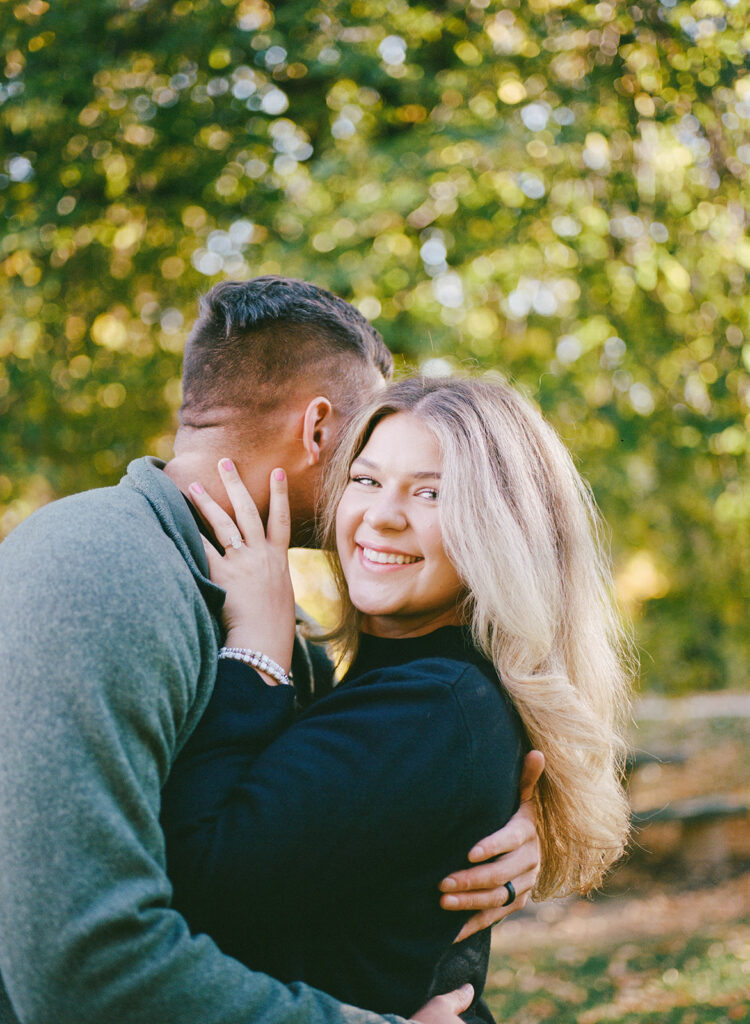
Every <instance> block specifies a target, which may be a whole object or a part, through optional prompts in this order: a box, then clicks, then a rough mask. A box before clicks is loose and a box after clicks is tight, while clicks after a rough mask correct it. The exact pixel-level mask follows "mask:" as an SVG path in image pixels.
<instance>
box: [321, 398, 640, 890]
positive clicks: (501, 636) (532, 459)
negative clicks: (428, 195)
mask: <svg viewBox="0 0 750 1024" xmlns="http://www.w3.org/2000/svg"><path fill="white" fill-rule="evenodd" d="M401 412H404V413H409V414H410V415H412V416H415V417H417V418H418V419H419V420H420V422H421V423H423V424H425V425H426V426H427V427H429V429H430V430H432V432H433V434H434V436H435V437H436V438H437V440H438V443H439V444H440V447H441V450H442V456H443V466H442V481H441V487H440V516H441V524H442V531H443V544H444V546H445V549H446V552H447V554H448V556H449V558H450V559H451V561H452V563H453V565H454V566H455V568H456V569H457V571H458V573H459V575H460V577H461V579H462V581H463V583H464V584H465V587H466V597H465V599H464V605H463V608H462V613H463V616H464V618H463V621H465V622H466V623H467V624H470V626H471V630H472V633H473V637H474V643H475V644H476V646H477V648H478V649H479V650H480V651H482V653H483V654H484V655H485V656H486V657H487V658H488V659H490V660H491V661H492V662H493V663H494V665H495V668H496V670H497V673H498V675H499V676H500V678H501V680H502V682H503V685H504V686H505V688H506V690H507V691H508V693H509V694H510V696H511V698H512V699H513V702H514V704H515V706H516V708H517V710H518V712H519V714H520V716H521V718H522V720H523V723H524V726H525V728H526V732H527V734H528V738H529V740H530V742H531V745H532V746H533V747H534V748H536V749H537V750H541V751H542V752H543V754H544V757H545V762H546V768H545V771H544V774H543V776H542V778H541V780H540V782H539V785H538V786H537V793H536V799H537V801H538V808H539V814H538V821H539V826H538V827H539V832H540V837H541V843H542V868H541V874H540V877H539V881H538V884H537V888H536V892H535V895H536V896H537V897H546V896H551V895H562V894H564V893H568V892H572V891H578V892H585V891H588V890H589V889H591V888H593V887H594V886H596V885H597V884H599V883H600V882H601V879H602V876H603V875H604V873H605V871H606V870H607V868H608V867H609V866H610V865H611V864H612V863H613V862H614V861H615V860H617V858H618V857H619V856H620V855H621V853H622V851H623V848H624V845H625V841H626V839H627V834H628V821H629V812H628V803H627V799H626V797H625V794H624V792H623V788H622V774H623V764H624V757H625V743H624V741H623V739H622V729H623V727H624V722H625V717H626V714H627V708H628V699H629V690H630V684H631V681H632V661H631V659H630V656H629V644H628V642H627V638H626V636H625V635H624V633H623V630H622V627H621V625H620V623H619V619H618V616H617V613H616V610H615V606H614V601H613V597H612V585H611V582H612V581H611V575H610V570H609V565H608V559H607V557H606V555H605V553H604V551H603V545H602V542H601V529H600V523H599V516H598V512H597V509H596V505H595V503H594V500H593V498H592V496H591V494H590V492H589V490H588V488H587V486H586V484H585V483H584V482H583V480H582V479H581V477H580V475H579V474H578V472H577V470H576V468H575V466H574V465H573V461H572V459H571V457H570V455H569V453H568V451H567V450H566V448H565V446H564V445H563V444H562V442H561V441H560V439H559V438H558V436H557V434H556V433H555V431H554V430H553V429H552V427H551V426H550V425H549V424H548V423H547V422H546V421H545V420H544V419H543V417H542V416H541V414H540V413H539V412H538V411H537V410H536V408H535V407H534V406H533V405H532V404H531V403H530V402H529V401H527V400H526V399H525V398H523V397H522V396H521V395H520V394H519V393H518V392H517V391H515V390H514V389H513V388H511V387H509V386H508V385H507V384H505V383H504V382H500V381H498V380H492V381H490V380H488V379H471V378H467V379H463V378H461V379H459V378H450V379H445V378H443V379H439V380H432V379H430V380H428V379H421V378H410V379H407V380H402V381H399V382H397V383H395V384H391V385H389V386H388V387H387V388H386V390H385V391H383V392H381V393H380V394H379V395H378V397H377V398H376V399H375V400H374V401H373V402H372V403H371V404H370V406H369V407H368V408H366V409H365V410H363V412H362V413H361V414H360V415H358V416H357V417H356V418H355V420H354V422H352V423H351V424H350V426H349V427H348V429H347V430H346V431H345V435H344V437H343V439H342V443H341V445H340V447H339V449H338V451H337V453H336V455H335V456H334V457H333V459H332V462H331V465H330V467H329V470H328V476H327V485H326V487H325V488H324V494H325V507H324V508H323V509H322V516H321V520H322V522H323V527H322V533H323V536H322V546H323V547H324V548H325V549H326V550H327V552H328V554H329V557H330V560H331V565H332V568H333V572H334V576H335V579H336V582H337V586H338V590H339V593H340V597H341V602H342V605H341V607H342V615H341V621H340V624H339V627H338V629H337V630H336V631H335V633H334V634H333V636H334V637H335V638H336V639H337V640H338V642H339V645H340V648H341V653H342V655H343V656H344V657H349V656H351V655H352V654H353V652H354V651H355V650H356V644H357V634H358V627H359V613H358V612H357V611H356V609H354V608H353V606H352V605H351V602H350V601H349V598H348V594H347V589H346V581H345V579H344V576H343V573H342V570H341V565H340V563H339V560H338V557H337V555H336V553H335V518H336V508H337V506H338V503H339V500H340V498H341V495H342V493H343V491H344V488H345V487H346V485H347V482H348V479H349V468H350V466H351V463H352V462H353V460H354V458H355V457H356V456H357V455H358V454H359V452H360V451H361V450H362V448H363V447H364V446H365V444H366V443H367V440H368V438H369V437H370V435H371V434H372V432H373V430H374V429H375V427H376V426H377V424H378V423H379V422H380V421H381V420H383V419H385V418H386V417H387V416H390V415H393V414H395V413H401Z"/></svg>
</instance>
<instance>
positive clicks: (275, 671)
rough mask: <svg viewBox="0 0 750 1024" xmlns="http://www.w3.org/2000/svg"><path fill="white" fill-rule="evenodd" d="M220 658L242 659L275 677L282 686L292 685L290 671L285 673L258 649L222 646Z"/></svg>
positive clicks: (276, 663)
mask: <svg viewBox="0 0 750 1024" xmlns="http://www.w3.org/2000/svg"><path fill="white" fill-rule="evenodd" d="M222 658H230V659H231V660H232V661H244V662H245V664H246V665H252V666H253V668H257V669H259V670H260V671H261V672H265V673H266V675H267V676H270V677H271V678H272V679H275V680H276V682H277V683H281V685H282V686H294V683H293V682H292V674H291V672H290V673H289V675H287V674H286V672H285V671H284V669H283V668H282V667H281V665H279V664H278V662H275V661H274V660H273V659H272V658H269V657H268V655H267V654H262V653H261V652H260V651H251V650H249V649H248V648H247V647H222V648H221V650H220V651H219V659H220V660H221V659H222Z"/></svg>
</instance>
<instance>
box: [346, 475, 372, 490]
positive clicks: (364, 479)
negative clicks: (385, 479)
mask: <svg viewBox="0 0 750 1024" xmlns="http://www.w3.org/2000/svg"><path fill="white" fill-rule="evenodd" d="M349 480H350V482H351V483H353V484H363V485H364V486H365V487H376V486H377V480H375V479H373V477H371V476H363V475H362V474H361V473H358V474H357V475H356V476H351V477H349Z"/></svg>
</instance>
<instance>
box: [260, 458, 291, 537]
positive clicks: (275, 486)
mask: <svg viewBox="0 0 750 1024" xmlns="http://www.w3.org/2000/svg"><path fill="white" fill-rule="evenodd" d="M291 523H292V520H291V516H290V514H289V491H288V488H287V482H286V473H285V472H284V470H283V469H275V470H274V471H273V473H271V497H270V499H269V504H268V528H267V530H266V534H267V537H268V542H269V544H273V545H274V547H278V548H281V550H282V551H286V550H287V549H288V547H289V538H290V536H291V529H292V526H291Z"/></svg>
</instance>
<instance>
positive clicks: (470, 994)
mask: <svg viewBox="0 0 750 1024" xmlns="http://www.w3.org/2000/svg"><path fill="white" fill-rule="evenodd" d="M473 998H474V989H473V988H472V986H471V985H462V986H461V988H457V989H454V990H453V992H446V993H445V994H444V995H442V996H434V997H433V998H432V999H431V1000H430V1001H429V1003H425V1005H424V1006H423V1007H422V1009H421V1010H417V1012H416V1013H415V1014H414V1016H413V1017H412V1020H413V1021H419V1022H420V1024H463V1021H462V1020H461V1018H460V1017H459V1014H460V1013H463V1011H464V1010H468V1009H469V1007H470V1006H471V1002H472V1000H473Z"/></svg>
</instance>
